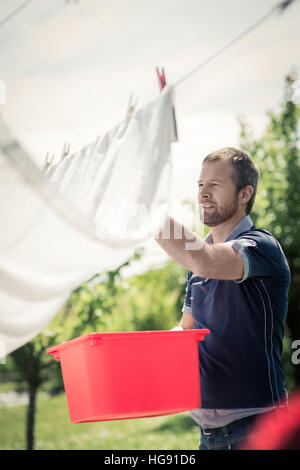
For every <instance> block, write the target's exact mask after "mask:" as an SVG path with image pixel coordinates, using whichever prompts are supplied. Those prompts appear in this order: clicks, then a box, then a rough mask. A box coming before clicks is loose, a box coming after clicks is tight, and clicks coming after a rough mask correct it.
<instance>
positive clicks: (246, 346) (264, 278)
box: [156, 147, 290, 449]
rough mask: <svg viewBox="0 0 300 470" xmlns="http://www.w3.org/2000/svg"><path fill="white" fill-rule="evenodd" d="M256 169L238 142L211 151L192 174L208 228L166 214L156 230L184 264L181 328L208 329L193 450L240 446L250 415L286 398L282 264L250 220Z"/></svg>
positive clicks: (274, 245)
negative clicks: (201, 232) (199, 230)
mask: <svg viewBox="0 0 300 470" xmlns="http://www.w3.org/2000/svg"><path fill="white" fill-rule="evenodd" d="M258 177H259V170H258V168H257V167H256V165H255V164H254V163H253V162H252V160H251V159H250V157H249V156H248V155H247V154H245V153H243V152H241V151H240V150H237V149H234V148H231V147H228V148H224V149H221V150H218V151H216V152H213V153H212V154H210V155H208V156H207V157H206V158H205V159H204V161H203V164H202V169H201V174H200V177H199V181H198V187H199V192H198V203H199V205H200V208H201V209H202V214H203V215H202V218H203V223H204V224H205V225H207V226H209V227H210V229H211V232H210V233H209V234H208V236H207V237H206V239H205V240H203V239H201V237H199V236H198V235H197V234H195V233H193V232H191V231H189V230H188V229H187V228H186V227H182V226H181V225H180V224H178V223H177V222H176V221H175V220H173V219H172V218H169V219H168V220H166V224H169V226H170V237H168V238H165V237H164V230H162V231H161V232H160V234H159V235H158V236H157V237H156V239H157V241H158V243H159V244H160V246H161V247H162V248H163V249H164V250H165V251H166V252H167V253H168V254H169V255H170V256H171V257H172V258H173V259H174V260H175V261H177V262H178V263H179V264H181V265H182V266H184V267H185V268H186V269H187V271H188V274H187V288H186V296H185V302H184V306H183V315H182V319H181V323H180V326H181V328H183V329H189V328H209V329H210V335H208V336H207V337H206V338H205V341H203V342H200V343H199V361H200V380H201V396H202V408H201V409H199V410H193V411H192V412H191V415H192V417H193V418H194V420H195V421H196V422H197V423H198V424H199V425H200V431H201V441H200V447H199V448H200V449H236V448H239V446H240V445H241V444H242V441H243V440H245V439H246V437H247V433H248V432H249V430H250V427H251V424H252V423H253V421H254V419H255V416H256V415H257V413H264V412H268V411H269V410H271V409H273V408H274V407H276V406H279V405H282V403H283V402H284V401H285V400H286V389H285V381H284V375H283V370H282V365H281V362H280V354H281V350H282V340H283V334H284V322H285V317H286V313H287V303H288V288H289V284H290V271H289V267H288V264H287V261H286V258H285V256H284V254H283V252H282V249H281V247H280V245H279V243H278V242H277V240H275V238H274V237H273V236H272V235H271V234H270V233H269V232H267V231H266V230H263V229H257V228H256V227H255V226H254V225H253V223H252V220H251V218H250V215H249V213H250V211H251V209H252V206H253V203H254V199H255V195H256V189H257V182H258ZM179 232H180V233H181V234H182V237H181V238H179V237H178V233H179ZM175 234H176V236H175Z"/></svg>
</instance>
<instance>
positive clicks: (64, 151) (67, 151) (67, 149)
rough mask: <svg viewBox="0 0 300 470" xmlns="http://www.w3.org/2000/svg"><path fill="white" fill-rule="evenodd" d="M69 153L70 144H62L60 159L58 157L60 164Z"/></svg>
mask: <svg viewBox="0 0 300 470" xmlns="http://www.w3.org/2000/svg"><path fill="white" fill-rule="evenodd" d="M69 153H70V142H69V143H67V142H64V146H63V149H62V153H61V157H60V162H62V161H63V159H64V158H65V157H66V156H67V155H69Z"/></svg>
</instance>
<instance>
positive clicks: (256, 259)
mask: <svg viewBox="0 0 300 470" xmlns="http://www.w3.org/2000/svg"><path fill="white" fill-rule="evenodd" d="M231 245H232V247H233V248H234V249H235V250H236V251H238V253H239V254H240V255H241V257H242V258H243V262H244V276H243V279H240V280H239V281H235V282H238V283H240V282H243V281H245V280H246V279H249V278H256V279H273V280H278V281H279V280H287V279H288V278H289V268H288V264H287V261H286V258H285V256H284V254H283V251H282V249H281V246H280V245H279V243H278V242H277V240H276V239H275V238H274V237H273V236H272V235H271V234H269V233H268V232H259V231H258V230H256V231H252V232H248V233H247V234H244V235H243V236H242V237H240V238H238V239H236V240H233V241H232V242H231Z"/></svg>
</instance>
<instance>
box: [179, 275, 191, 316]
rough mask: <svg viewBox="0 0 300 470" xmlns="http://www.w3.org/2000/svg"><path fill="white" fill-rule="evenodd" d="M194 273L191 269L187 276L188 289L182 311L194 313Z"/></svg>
mask: <svg viewBox="0 0 300 470" xmlns="http://www.w3.org/2000/svg"><path fill="white" fill-rule="evenodd" d="M191 277H192V273H191V272H190V271H188V272H187V276H186V289H185V298H184V303H183V307H182V310H181V311H182V313H192V301H191V283H190V280H191Z"/></svg>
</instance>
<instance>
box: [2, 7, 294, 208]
mask: <svg viewBox="0 0 300 470" xmlns="http://www.w3.org/2000/svg"><path fill="white" fill-rule="evenodd" d="M22 3H23V2H22V1H21V0H0V22H1V19H2V18H5V17H6V16H7V15H8V14H9V13H10V12H11V11H12V10H14V9H15V8H17V7H18V6H19V5H21V4H22ZM274 4H276V0H243V1H241V0H210V1H204V0H177V1H174V0H173V1H171V0H159V1H158V0H151V1H149V0H78V1H77V2H76V1H70V0H69V1H68V2H67V1H66V0H51V1H50V0H33V1H31V3H29V4H28V5H27V7H26V8H24V9H23V10H21V11H20V12H19V13H18V14H16V15H15V16H14V17H13V18H11V19H10V20H9V21H7V22H6V23H5V24H3V25H2V26H0V80H1V81H2V83H5V103H3V104H0V113H1V114H2V117H3V118H4V120H5V121H6V123H7V124H8V125H9V126H10V128H11V130H12V132H13V134H14V135H15V137H16V138H17V139H18V140H19V141H20V142H21V143H22V145H23V146H24V148H25V149H26V150H27V151H28V153H29V154H30V155H31V156H32V158H33V159H34V160H35V161H36V162H37V163H38V165H40V166H41V165H42V163H43V161H44V159H45V155H46V152H49V153H50V155H52V154H53V153H55V156H56V157H55V158H56V160H58V159H59V158H60V154H61V151H62V148H63V145H64V142H66V141H67V142H70V149H71V153H72V152H74V151H77V150H79V149H80V148H81V147H83V146H85V145H86V144H87V143H89V142H91V141H93V140H94V139H95V138H96V137H97V136H98V135H99V134H102V133H104V132H106V131H108V130H109V129H110V128H111V127H113V126H114V125H115V124H116V123H118V122H120V120H122V119H123V118H124V117H125V114H126V109H127V105H128V101H129V97H130V95H131V94H133V96H134V97H135V98H137V99H138V107H140V106H143V105H144V104H146V103H147V102H149V101H151V100H153V99H155V98H156V97H157V96H158V95H159V88H158V81H157V76H156V70H155V69H156V67H159V68H160V69H161V68H162V67H164V69H165V73H166V79H167V83H168V84H169V85H172V84H174V83H176V82H177V81H179V80H180V79H181V78H182V77H184V76H185V75H186V74H187V73H188V72H190V71H191V70H193V69H194V68H195V67H196V66H197V65H199V64H200V63H202V62H203V61H204V60H205V59H206V58H207V57H209V56H210V55H211V54H213V53H215V52H216V51H217V50H219V49H220V48H221V47H222V46H224V45H225V44H226V43H228V42H229V41H230V40H232V39H233V38H234V37H235V36H237V35H238V34H239V33H241V32H242V31H244V30H245V29H246V28H248V27H249V26H250V25H251V24H252V23H254V22H255V21H257V20H258V19H259V18H260V17H262V16H263V15H264V14H266V13H267V12H268V11H270V9H271V8H272V7H273V6H274ZM299 45H300V1H299V0H296V1H295V2H294V3H293V4H292V5H291V6H290V7H289V8H288V9H287V10H286V11H285V12H284V13H283V14H282V15H278V14H274V15H273V16H272V17H271V18H269V19H268V20H267V21H266V22H264V23H263V24H262V25H261V26H259V27H258V28H257V29H256V30H255V31H252V32H251V33H250V34H249V35H247V36H246V37H244V38H243V39H242V40H241V41H239V42H238V43H236V44H235V45H234V46H233V47H231V48H230V49H228V50H227V51H225V52H224V53H223V54H221V55H219V56H218V57H217V58H215V59H214V60H213V61H211V62H210V63H208V64H207V65H206V66H205V67H204V68H202V69H201V70H199V71H198V72H197V73H195V74H194V75H192V76H191V77H189V78H188V79H186V80H185V81H183V82H182V83H180V84H179V85H178V86H176V87H175V108H176V116H177V125H178V134H179V140H178V142H176V143H174V144H172V175H173V177H172V197H173V200H174V201H176V202H178V201H183V200H187V199H188V200H195V198H196V192H197V185H196V181H197V178H198V176H199V173H200V167H201V160H202V158H204V156H205V155H207V154H208V153H210V152H212V151H214V150H217V149H218V148H221V147H225V146H235V147H238V146H239V125H238V121H237V116H239V115H243V116H245V117H246V119H247V121H248V122H249V124H250V125H251V127H252V128H253V132H254V135H257V136H259V135H261V134H262V133H263V130H264V126H265V125H266V111H268V110H270V109H275V108H276V107H277V106H278V105H279V103H280V101H281V99H282V97H283V85H284V77H285V76H286V75H287V73H289V72H290V71H291V70H292V69H297V68H299V65H300V54H299V50H300V49H299Z"/></svg>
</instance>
